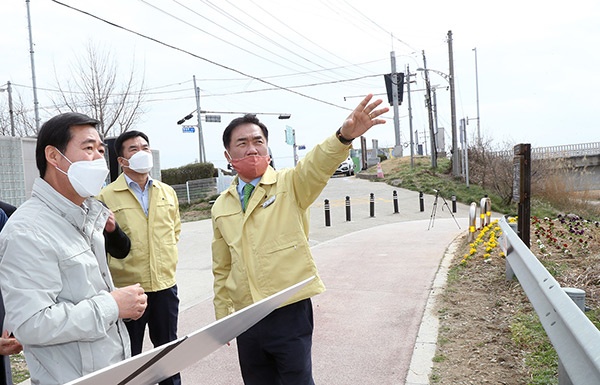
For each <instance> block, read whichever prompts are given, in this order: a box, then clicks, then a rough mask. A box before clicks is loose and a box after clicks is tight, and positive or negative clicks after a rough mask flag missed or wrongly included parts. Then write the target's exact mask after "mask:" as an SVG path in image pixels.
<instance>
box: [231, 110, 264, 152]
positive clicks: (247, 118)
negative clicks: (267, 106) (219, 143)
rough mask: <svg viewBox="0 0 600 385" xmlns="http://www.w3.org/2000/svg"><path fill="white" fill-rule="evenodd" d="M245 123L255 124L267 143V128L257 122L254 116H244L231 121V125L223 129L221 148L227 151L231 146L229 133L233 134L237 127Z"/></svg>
mask: <svg viewBox="0 0 600 385" xmlns="http://www.w3.org/2000/svg"><path fill="white" fill-rule="evenodd" d="M245 123H251V124H256V125H257V126H258V127H260V129H261V130H262V132H263V135H264V136H265V139H266V140H267V142H268V141H269V130H268V129H267V126H265V125H264V123H262V122H261V121H260V120H258V118H257V117H256V115H254V114H246V115H244V116H242V117H240V118H235V119H233V120H232V121H231V123H229V125H228V126H227V127H225V131H223V146H225V148H226V149H229V145H230V144H231V133H232V132H233V130H234V129H235V128H236V127H237V126H240V125H242V124H245Z"/></svg>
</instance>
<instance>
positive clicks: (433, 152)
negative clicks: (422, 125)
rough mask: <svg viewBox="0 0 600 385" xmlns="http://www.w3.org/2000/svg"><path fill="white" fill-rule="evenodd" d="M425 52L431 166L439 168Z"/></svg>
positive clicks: (424, 67) (424, 63)
mask: <svg viewBox="0 0 600 385" xmlns="http://www.w3.org/2000/svg"><path fill="white" fill-rule="evenodd" d="M422 53H423V69H424V71H423V73H424V74H425V87H426V88H427V96H426V104H427V113H428V115H429V140H430V142H431V168H434V169H435V168H437V148H436V145H435V133H434V132H433V112H432V111H431V84H430V83H429V71H427V60H426V59H425V50H423V51H422Z"/></svg>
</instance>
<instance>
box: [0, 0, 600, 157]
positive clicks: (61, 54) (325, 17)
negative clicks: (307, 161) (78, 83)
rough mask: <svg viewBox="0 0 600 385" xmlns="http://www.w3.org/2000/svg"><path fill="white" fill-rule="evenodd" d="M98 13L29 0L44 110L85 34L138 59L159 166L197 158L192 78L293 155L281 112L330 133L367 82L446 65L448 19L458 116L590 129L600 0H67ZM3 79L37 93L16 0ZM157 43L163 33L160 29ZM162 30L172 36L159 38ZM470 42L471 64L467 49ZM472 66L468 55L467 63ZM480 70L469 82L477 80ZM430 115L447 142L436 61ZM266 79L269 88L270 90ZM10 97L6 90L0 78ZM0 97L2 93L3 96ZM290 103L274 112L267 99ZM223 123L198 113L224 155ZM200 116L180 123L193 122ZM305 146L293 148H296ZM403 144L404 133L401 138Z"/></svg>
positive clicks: (417, 100)
mask: <svg viewBox="0 0 600 385" xmlns="http://www.w3.org/2000/svg"><path fill="white" fill-rule="evenodd" d="M62 3H63V4H68V5H70V6H72V7H75V8H78V9H80V10H82V11H85V12H87V13H89V14H92V15H95V16H97V17H99V18H101V19H104V20H106V21H109V22H111V23H114V24H117V25H119V26H121V27H124V28H127V29H129V30H132V31H135V32H137V33H139V34H142V35H146V36H148V37H151V38H153V39H155V41H151V40H148V39H146V38H143V37H141V36H139V35H136V34H134V33H132V32H128V31H126V30H124V29H121V28H118V27H115V26H114V25H110V24H108V23H106V22H103V21H101V20H98V19H96V18H93V17H91V16H89V15H87V14H84V13H81V12H78V11H76V10H74V9H72V8H69V7H67V6H65V5H62V4H61V3H58V2H55V1H52V0H32V1H31V2H30V10H31V24H32V29H31V32H32V36H33V41H34V44H35V45H34V52H35V54H34V60H35V69H36V79H37V87H38V99H39V105H40V118H41V120H42V122H43V121H45V120H47V119H48V118H50V117H51V116H53V115H54V114H55V113H56V111H54V110H53V108H52V107H51V106H52V103H51V102H50V96H51V95H53V94H54V95H55V94H56V89H57V84H56V80H55V72H56V74H57V75H58V77H59V78H60V79H61V81H63V82H66V81H68V80H69V79H71V78H73V77H74V76H73V66H74V65H75V64H76V63H77V62H78V60H81V59H80V57H81V55H83V54H84V53H85V50H86V46H87V45H88V43H89V42H91V43H92V44H94V45H96V46H98V47H100V49H101V50H103V51H106V52H110V54H111V55H112V56H113V57H114V58H115V59H116V60H117V61H118V65H119V73H120V74H121V77H122V78H126V77H127V76H128V74H129V72H130V71H131V70H132V68H133V69H134V71H136V73H137V74H138V75H139V77H140V78H143V79H144V83H145V87H146V89H147V96H146V104H145V110H146V112H145V114H144V116H143V118H142V120H141V121H140V123H139V124H138V126H137V127H136V129H139V130H141V131H144V132H146V133H147V134H148V136H149V137H150V142H151V146H152V147H153V148H155V149H158V150H160V154H161V163H162V168H169V167H177V166H181V165H185V164H188V163H191V162H194V161H196V160H197V159H198V136H197V134H190V133H183V132H182V129H181V127H180V126H178V125H177V124H176V122H177V121H178V120H179V119H181V118H182V117H183V116H185V115H187V114H188V113H190V112H191V111H194V110H195V109H196V102H195V96H194V86H193V81H192V78H193V76H194V75H195V76H196V79H197V85H198V87H199V88H200V89H201V109H202V110H206V111H221V112H252V113H257V114H258V117H259V118H260V119H261V120H262V121H264V122H265V124H266V125H267V127H268V128H269V131H270V136H269V144H270V146H271V148H272V151H273V155H274V157H275V162H276V166H278V167H287V166H291V165H292V164H293V157H292V154H293V150H292V146H290V145H287V144H286V143H285V134H284V131H285V127H286V125H289V126H291V127H292V128H293V129H294V130H295V131H296V142H297V144H299V145H305V146H306V147H307V148H308V149H310V148H311V147H313V146H314V145H315V144H317V143H319V142H320V141H321V140H322V139H323V138H324V137H325V136H327V135H330V134H331V133H333V132H334V131H335V130H336V129H337V128H338V127H339V125H340V124H341V123H342V121H343V120H344V119H345V117H346V116H347V115H348V112H349V110H350V109H352V108H354V106H355V105H356V104H357V103H358V102H359V101H360V96H363V95H365V94H367V93H374V94H380V96H379V97H381V98H383V99H384V100H386V96H385V84H384V80H383V74H385V73H389V72H390V71H391V61H390V55H391V54H390V53H391V52H392V51H394V52H395V57H396V68H397V71H398V72H405V71H406V66H407V65H408V66H409V67H410V71H411V72H413V73H414V72H416V71H415V70H416V69H417V68H419V67H423V55H422V51H425V55H426V59H427V67H428V68H430V69H432V70H437V71H440V72H443V73H445V74H448V73H449V60H448V58H449V55H448V44H447V34H448V31H450V30H451V31H452V35H453V53H454V71H455V89H456V111H457V114H456V115H457V120H458V119H461V118H466V117H468V118H469V119H471V120H470V121H469V125H468V126H467V129H468V135H469V139H470V140H472V139H474V136H475V135H476V131H477V121H476V120H475V118H476V117H477V96H476V94H477V92H476V91H477V88H478V89H479V111H480V123H481V136H482V138H483V139H484V140H491V141H493V143H495V144H496V145H497V146H501V147H507V146H509V145H513V144H516V143H531V144H532V146H533V147H540V146H554V145H564V144H577V143H587V142H596V141H599V135H598V132H599V130H598V123H597V121H598V118H597V115H598V113H597V111H598V104H599V98H598V96H597V94H598V91H599V90H600V72H599V70H598V68H599V67H600V60H599V59H600V53H599V52H598V48H597V47H598V46H600V24H598V20H600V2H598V1H594V0H573V1H569V2H568V3H564V2H558V1H515V0H507V1H504V2H501V3H498V2H496V3H490V2H483V1H467V0H463V1H460V0H459V1H447V0H431V1H418V2H406V1H401V0H394V1H369V2H367V1H362V2H360V1H354V0H303V1H294V2H290V1H282V0H279V1H274V0H263V1H259V0H236V1H214V0H213V1H202V0H172V1H168V0H162V1H159V0H103V1H93V2H92V1H75V0H64V1H62ZM0 12H1V15H2V23H1V26H0V46H1V47H2V55H1V56H0V83H5V82H6V81H7V80H10V81H11V82H12V83H13V84H14V88H13V92H14V93H15V95H16V94H18V95H19V96H21V97H22V98H23V99H24V100H25V101H26V102H29V103H31V106H32V108H33V103H32V101H31V100H32V80H31V64H30V60H31V59H30V54H29V36H28V28H27V7H26V2H25V0H11V1H3V3H2V6H1V8H0ZM161 43H164V44H161ZM167 45H170V46H172V47H168V46H167ZM473 48H476V49H477V51H476V52H477V66H476V65H475V51H474V50H473ZM476 69H477V70H476ZM476 73H477V75H478V84H479V87H477V86H476ZM413 80H415V81H416V83H414V84H411V88H412V89H413V90H414V92H412V93H411V103H412V111H413V132H414V131H417V136H416V137H415V138H414V140H415V141H418V142H420V143H422V142H423V140H424V138H423V135H424V133H425V132H426V131H427V130H428V128H427V127H428V126H427V112H426V109H425V104H424V96H425V92H424V91H423V89H424V78H423V76H422V73H420V72H416V76H415V77H414V78H413ZM430 80H431V84H432V85H436V86H439V88H438V89H437V91H436V99H437V106H438V115H437V117H438V125H439V126H440V127H444V128H445V130H446V134H445V139H446V145H447V147H448V149H449V146H450V145H451V123H450V122H451V119H450V93H449V91H448V90H447V85H448V82H447V81H446V80H445V79H444V77H442V76H440V75H438V74H435V73H433V72H430ZM264 89H270V90H268V91H264ZM260 90H262V91H260ZM0 98H2V99H5V98H6V93H0ZM0 106H4V107H5V106H6V102H5V101H4V100H0ZM279 113H288V114H291V119H289V120H278V119H277V114H279ZM399 115H400V134H401V142H402V144H405V143H408V142H409V141H410V129H409V119H408V96H407V95H406V94H405V96H404V103H403V104H402V105H401V106H400V109H399ZM221 116H222V122H221V123H205V122H203V124H202V125H203V131H204V140H205V150H206V159H207V161H210V162H212V163H214V164H215V166H218V167H225V165H226V163H225V159H224V156H223V145H222V141H221V134H222V131H223V128H224V127H225V126H226V124H227V123H228V122H229V121H230V120H231V119H233V118H235V117H236V116H239V115H236V114H221ZM386 117H388V118H389V121H388V123H387V124H385V125H383V126H378V127H376V128H374V129H373V130H371V131H369V132H368V133H367V135H366V138H367V142H368V144H369V147H370V145H371V140H372V139H378V141H379V145H380V147H383V146H393V145H394V144H395V133H394V124H393V121H392V113H391V112H390V113H388V114H387V115H386ZM196 122H197V120H196V118H195V117H194V118H193V119H192V120H190V123H192V124H196ZM304 153H305V151H299V156H300V157H302V156H303V154H304ZM404 154H405V155H409V154H410V151H409V149H408V148H407V149H406V150H405V152H404Z"/></svg>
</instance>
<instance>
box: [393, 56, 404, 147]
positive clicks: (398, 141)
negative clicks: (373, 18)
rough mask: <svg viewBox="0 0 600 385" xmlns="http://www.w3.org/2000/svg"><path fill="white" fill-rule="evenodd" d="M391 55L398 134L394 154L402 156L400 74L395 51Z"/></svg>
mask: <svg viewBox="0 0 600 385" xmlns="http://www.w3.org/2000/svg"><path fill="white" fill-rule="evenodd" d="M390 57H391V61H392V74H391V83H392V105H393V108H394V133H395V136H396V143H395V146H394V151H393V154H394V156H402V143H400V116H399V114H398V105H399V104H400V97H399V95H398V85H399V84H398V83H399V81H400V79H399V78H398V74H397V73H396V55H395V53H394V51H392V52H390Z"/></svg>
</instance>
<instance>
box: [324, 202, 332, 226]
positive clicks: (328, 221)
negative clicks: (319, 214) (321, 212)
mask: <svg viewBox="0 0 600 385" xmlns="http://www.w3.org/2000/svg"><path fill="white" fill-rule="evenodd" d="M325 226H327V227H329V226H331V214H330V212H329V199H325Z"/></svg>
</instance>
